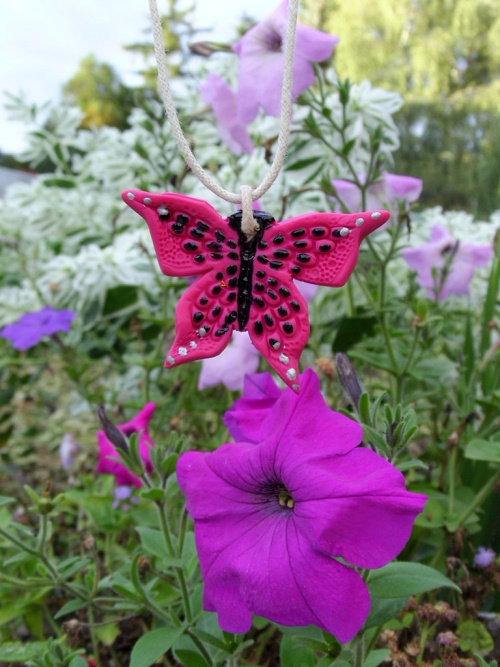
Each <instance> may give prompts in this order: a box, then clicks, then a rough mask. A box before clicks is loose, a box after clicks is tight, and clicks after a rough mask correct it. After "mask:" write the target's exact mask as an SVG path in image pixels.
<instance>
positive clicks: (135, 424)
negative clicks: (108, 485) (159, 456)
mask: <svg viewBox="0 0 500 667" xmlns="http://www.w3.org/2000/svg"><path fill="white" fill-rule="evenodd" d="M155 408H156V405H155V404H154V403H146V405H145V406H144V407H143V408H142V410H141V411H140V412H139V413H138V414H137V415H136V416H135V417H134V418H133V419H131V420H130V421H128V422H125V423H124V424H118V426H117V428H118V429H119V430H120V431H121V432H122V433H123V434H124V435H126V436H130V435H132V433H137V434H139V433H140V441H139V454H140V456H141V459H142V460H143V462H144V466H145V468H146V470H147V471H148V472H151V470H152V466H151V457H150V454H149V449H150V447H154V443H153V441H152V440H151V437H150V435H149V422H150V421H151V418H152V416H153V413H154V411H155ZM96 436H97V446H98V448H99V460H98V462H97V467H96V472H100V473H104V474H106V475H114V476H115V478H116V483H117V484H118V486H136V487H139V486H141V485H142V482H141V480H140V479H139V478H138V477H136V475H133V474H132V473H131V472H130V470H128V468H127V467H126V466H125V465H124V464H123V463H120V462H119V461H114V460H112V459H111V458H109V457H113V458H120V455H119V453H118V451H117V449H116V447H115V446H114V445H113V444H112V443H111V442H110V441H109V440H108V438H107V437H106V434H105V433H104V431H97V433H96Z"/></svg>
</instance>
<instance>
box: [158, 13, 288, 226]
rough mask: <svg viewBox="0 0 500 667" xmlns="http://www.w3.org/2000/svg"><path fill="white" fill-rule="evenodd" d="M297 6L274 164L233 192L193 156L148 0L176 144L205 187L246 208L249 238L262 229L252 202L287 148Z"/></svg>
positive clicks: (277, 169)
mask: <svg viewBox="0 0 500 667" xmlns="http://www.w3.org/2000/svg"><path fill="white" fill-rule="evenodd" d="M298 8H299V0H289V2H288V23H287V29H286V37H285V62H284V68H283V86H282V89H281V110H280V130H279V136H278V142H277V149H276V154H275V156H274V160H273V163H272V165H271V167H270V169H269V172H268V174H267V176H266V177H265V178H264V179H263V181H262V182H261V183H260V185H258V186H257V187H256V188H255V189H254V188H252V187H251V186H250V185H242V186H241V188H240V192H231V191H230V190H225V189H224V188H223V187H221V186H220V185H219V184H218V183H217V182H216V181H214V179H213V178H212V177H211V176H210V175H209V174H208V173H207V172H206V171H205V169H204V168H203V167H202V166H201V164H200V163H199V162H198V160H197V159H196V157H195V156H194V153H193V151H192V150H191V147H190V145H189V142H188V140H187V139H186V136H185V134H184V132H183V130H182V127H181V125H180V122H179V118H178V115H177V110H176V108H175V104H174V101H173V99H172V93H171V90H170V84H169V79H168V70H167V65H166V61H165V46H164V43H163V33H162V27H161V19H160V14H159V12H158V6H157V3H156V0H149V11H150V14H151V24H152V29H153V40H154V49H155V57H156V63H157V66H158V92H159V94H160V97H161V99H162V101H163V105H164V107H165V111H166V114H167V118H168V120H169V122H170V125H171V126H172V133H173V135H174V138H175V140H176V142H177V146H178V147H179V150H180V152H181V154H182V155H183V157H184V159H185V161H186V164H187V165H188V166H189V168H190V169H191V171H192V172H193V173H194V174H195V176H196V177H197V178H198V180H199V181H200V182H201V183H203V185H204V186H205V187H206V188H208V189H209V190H211V191H212V192H213V193H214V194H216V195H218V196H219V197H220V198H221V199H225V200H226V201H228V202H231V203H233V204H239V203H241V208H242V211H243V217H242V230H243V232H244V233H245V234H246V235H247V236H248V237H252V236H254V234H255V233H256V231H257V230H258V228H259V226H258V224H257V223H256V222H255V221H254V218H253V212H252V202H254V201H255V200H256V199H259V198H260V197H262V195H264V194H265V193H266V192H267V191H268V190H269V188H270V187H271V185H272V184H273V183H274V181H275V180H276V178H277V176H278V174H279V172H280V170H281V168H282V166H283V162H284V160H285V155H286V151H287V146H288V137H289V134H290V121H291V114H292V83H293V75H292V68H293V57H294V45H295V31H296V26H297V15H298Z"/></svg>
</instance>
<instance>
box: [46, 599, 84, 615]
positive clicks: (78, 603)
mask: <svg viewBox="0 0 500 667" xmlns="http://www.w3.org/2000/svg"><path fill="white" fill-rule="evenodd" d="M87 605H88V602H87V601H86V600H80V599H78V600H70V601H69V602H66V604H65V605H63V606H62V607H61V609H59V611H58V612H57V614H56V615H55V616H54V618H61V616H66V614H71V612H73V611H78V609H82V608H83V607H86V606H87Z"/></svg>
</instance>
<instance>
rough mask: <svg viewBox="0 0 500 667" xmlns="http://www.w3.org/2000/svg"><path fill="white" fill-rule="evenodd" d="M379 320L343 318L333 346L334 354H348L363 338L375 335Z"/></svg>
mask: <svg viewBox="0 0 500 667" xmlns="http://www.w3.org/2000/svg"><path fill="white" fill-rule="evenodd" d="M376 323H377V318H376V317H375V316H370V317H363V316H357V317H343V318H342V319H341V320H340V321H339V323H338V326H337V333H336V334H335V339H334V341H333V344H332V349H333V351H334V352H347V351H348V350H350V348H351V347H354V346H355V345H356V344H357V343H359V341H360V340H361V339H362V338H365V337H367V336H368V337H369V336H372V335H373V332H374V330H375V325H376Z"/></svg>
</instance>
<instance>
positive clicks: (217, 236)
mask: <svg viewBox="0 0 500 667" xmlns="http://www.w3.org/2000/svg"><path fill="white" fill-rule="evenodd" d="M122 199H123V201H124V202H125V203H126V204H128V205H129V206H130V208H132V209H133V210H134V211H135V212H136V213H138V214H139V215H140V216H142V217H143V218H144V220H145V221H146V222H147V224H148V227H149V231H150V232H151V237H152V239H153V244H154V247H155V251H156V256H157V258H158V263H159V265H160V268H161V270H162V271H163V273H165V274H166V275H167V276H194V275H199V274H201V273H206V272H207V271H210V269H214V268H217V267H218V266H219V265H220V261H221V260H224V259H228V260H229V262H230V263H233V264H238V263H239V255H237V253H234V250H235V249H236V248H237V240H238V239H237V236H236V234H235V232H234V231H233V230H231V229H230V228H229V226H228V224H227V221H226V220H224V219H223V218H222V217H221V216H220V215H219V214H218V213H217V211H216V210H215V209H214V208H213V207H212V206H210V204H209V203H208V202H206V201H203V200H202V199H195V198H194V197H187V196H186V195H178V194H175V193H171V192H164V193H161V194H152V193H150V192H144V191H142V190H125V192H123V193H122ZM232 253H234V255H233V257H231V255H232Z"/></svg>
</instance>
